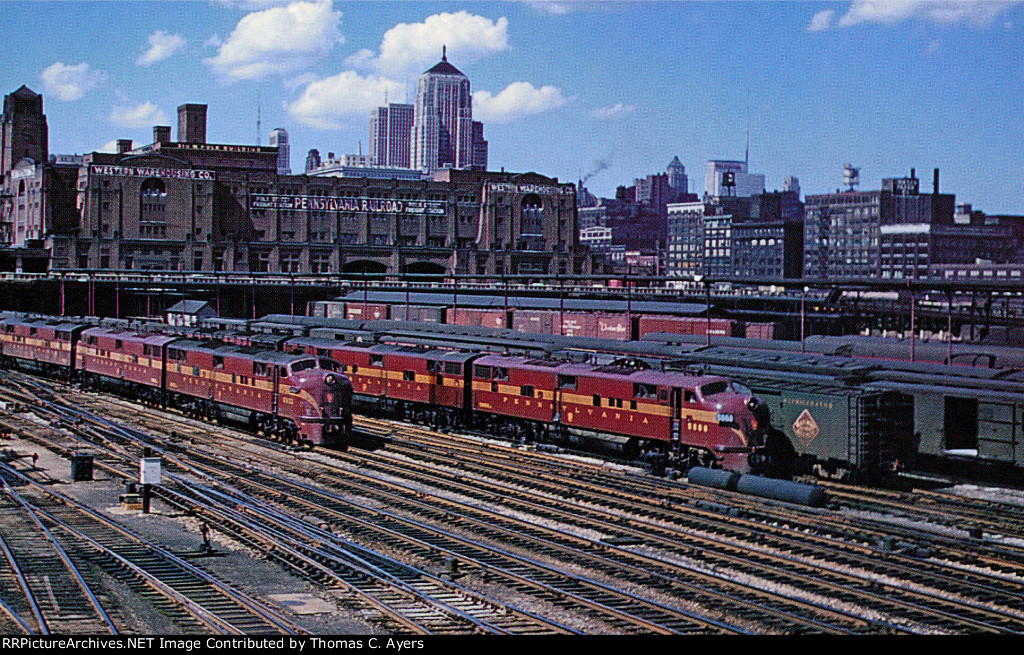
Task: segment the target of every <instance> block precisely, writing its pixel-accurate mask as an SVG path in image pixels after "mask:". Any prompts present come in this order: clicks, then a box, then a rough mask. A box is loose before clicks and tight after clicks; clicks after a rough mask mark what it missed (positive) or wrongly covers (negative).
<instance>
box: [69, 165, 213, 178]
mask: <svg viewBox="0 0 1024 655" xmlns="http://www.w3.org/2000/svg"><path fill="white" fill-rule="evenodd" d="M89 172H90V173H92V174H93V175H109V176H111V177H163V178H174V179H179V180H211V181H212V180H215V179H217V174H216V173H215V172H213V171H203V170H199V169H194V168H157V167H153V166H104V165H99V164H93V165H92V166H90V167H89Z"/></svg>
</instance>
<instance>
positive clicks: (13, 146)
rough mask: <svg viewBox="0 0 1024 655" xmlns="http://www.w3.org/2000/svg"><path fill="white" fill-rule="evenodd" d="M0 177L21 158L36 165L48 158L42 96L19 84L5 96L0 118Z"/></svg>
mask: <svg viewBox="0 0 1024 655" xmlns="http://www.w3.org/2000/svg"><path fill="white" fill-rule="evenodd" d="M0 123H2V125H0V152H2V155H3V159H2V162H0V174H3V173H8V172H10V171H11V169H13V168H14V167H15V165H17V163H18V162H19V161H21V160H22V159H24V158H26V157H27V158H28V159H31V160H32V161H33V162H35V163H37V164H41V163H43V162H45V161H46V159H47V157H48V156H49V152H48V149H49V144H48V143H47V136H48V133H49V132H48V129H47V126H46V116H45V115H44V114H43V96H41V95H39V94H38V93H35V92H34V91H32V90H31V89H29V88H28V87H27V86H25V85H22V86H21V87H20V88H19V89H18V90H17V91H15V92H14V93H12V94H10V95H9V96H6V97H4V113H3V117H2V119H0Z"/></svg>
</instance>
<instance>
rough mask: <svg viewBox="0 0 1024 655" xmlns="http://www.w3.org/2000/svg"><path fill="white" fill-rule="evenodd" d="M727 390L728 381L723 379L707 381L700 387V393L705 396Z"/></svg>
mask: <svg viewBox="0 0 1024 655" xmlns="http://www.w3.org/2000/svg"><path fill="white" fill-rule="evenodd" d="M728 390H729V383H728V382H726V381H725V380H717V381H715V382H709V383H707V384H705V385H704V386H703V387H701V388H700V394H701V395H702V396H704V397H705V398H707V397H708V396H714V395H716V394H720V393H723V392H726V391H728Z"/></svg>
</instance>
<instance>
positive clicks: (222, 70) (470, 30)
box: [0, 0, 1024, 214]
mask: <svg viewBox="0 0 1024 655" xmlns="http://www.w3.org/2000/svg"><path fill="white" fill-rule="evenodd" d="M0 9H2V11H0V25H2V26H3V32H4V35H5V48H4V52H5V54H4V59H3V66H0V92H2V93H4V94H6V93H10V92H12V91H14V90H15V89H17V88H18V87H19V86H21V85H22V84H25V85H27V86H28V87H29V88H31V89H33V90H34V91H36V92H40V93H42V94H43V96H44V110H45V112H46V114H47V119H48V123H49V127H50V152H51V153H83V152H91V151H93V150H100V149H103V148H105V147H109V144H111V142H113V141H114V140H115V139H118V138H131V139H134V140H135V142H136V144H137V145H138V144H144V143H149V142H150V141H152V126H153V125H156V124H166V125H173V126H176V124H177V118H176V108H177V106H178V105H180V104H183V103H186V102H193V103H205V104H208V105H209V116H208V126H207V140H208V141H211V142H218V143H255V142H256V139H257V126H256V121H257V106H259V107H260V114H261V119H262V120H261V129H260V133H261V135H262V140H263V142H264V143H266V142H267V138H268V135H269V133H270V131H271V130H272V129H274V128H275V127H284V128H285V129H287V130H288V132H289V134H290V137H291V142H292V168H293V169H301V167H302V165H303V162H304V160H305V155H306V152H307V151H308V150H309V149H310V148H317V149H318V150H320V152H321V154H322V155H324V156H326V154H327V152H335V153H339V154H340V153H354V152H356V151H357V149H358V147H359V142H362V147H363V150H364V152H365V151H366V148H367V120H368V116H369V111H370V109H371V108H372V107H373V106H377V105H379V104H383V102H384V94H385V93H387V97H388V99H389V100H391V101H392V102H394V101H402V100H404V99H405V98H406V94H407V93H408V98H409V101H411V99H412V94H413V93H414V90H415V82H416V78H417V77H418V75H419V74H420V73H421V72H422V71H423V70H425V69H427V68H429V67H430V66H432V65H433V64H434V63H436V62H437V61H438V60H439V59H440V51H441V44H447V46H448V59H449V61H450V62H451V63H453V64H454V65H455V66H456V67H458V68H459V69H460V70H462V72H464V73H465V74H466V75H467V76H468V77H469V79H470V82H471V84H472V89H473V92H474V118H477V119H478V120H483V122H484V125H485V136H486V137H487V139H488V140H489V142H490V164H491V167H492V168H494V169H499V168H502V167H504V168H505V169H506V170H514V171H527V170H534V171H537V172H539V173H542V174H545V175H550V176H556V177H558V178H559V179H561V180H563V181H576V180H577V179H578V178H580V177H584V176H587V177H588V183H587V186H588V188H590V190H591V191H592V192H594V193H596V194H597V195H599V196H611V195H613V194H614V192H615V187H616V186H617V185H621V184H629V183H632V181H633V179H635V178H638V177H642V176H645V175H647V174H650V173H657V172H663V171H664V168H665V166H666V165H667V164H668V162H669V161H670V160H671V159H672V157H673V156H678V157H679V159H680V161H682V163H683V164H684V166H685V167H686V171H687V174H688V175H689V177H690V190H691V192H698V193H699V192H701V191H702V190H703V179H704V174H703V171H704V165H705V162H706V161H707V160H709V159H742V158H743V156H744V146H745V138H746V129H747V123H748V120H749V125H750V170H751V172H755V173H764V174H765V176H766V184H767V186H768V188H769V189H773V188H780V187H781V186H782V181H783V179H784V178H785V177H786V176H788V175H795V176H797V177H798V178H799V179H800V184H801V189H802V191H803V193H805V194H807V193H812V194H813V193H826V192H829V191H833V190H835V189H836V188H838V187H840V186H841V185H842V167H843V163H844V162H850V163H852V164H853V165H854V166H855V167H859V168H860V170H861V180H862V183H861V186H860V188H862V189H877V188H879V186H880V184H881V179H882V178H883V177H892V176H903V175H907V174H908V173H909V170H910V168H911V167H914V168H916V169H917V171H918V176H919V177H922V178H923V179H924V180H925V184H924V185H923V187H922V188H924V189H926V190H929V191H930V190H931V171H932V169H933V168H939V169H941V178H942V179H941V186H942V190H943V191H944V192H951V193H955V194H956V195H957V199H958V201H962V202H970V203H972V204H973V205H974V207H975V208H976V209H981V210H983V211H986V212H989V213H1016V214H1024V31H1022V30H1024V3H1022V2H999V1H997V0H885V1H882V0H848V1H841V2H803V1H793V2H773V1H760V2H743V1H740V0H719V1H716V2H697V1H660V2H616V1H612V0H605V1H588V0H571V1H551V2H513V3H505V2H476V3H454V2H427V1H418V2H352V3H350V2H341V1H340V0H335V1H334V2H331V1H330V0H310V1H308V2H287V1H275V0H236V1H232V0H210V1H206V0H191V1H185V2H169V1H166V2H165V1H161V0H151V1H148V2H112V1H111V2H104V1H91V2H31V1H21V0H7V1H6V2H3V3H2V4H0ZM748 117H749V118H748Z"/></svg>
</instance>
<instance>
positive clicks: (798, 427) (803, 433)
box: [793, 409, 821, 446]
mask: <svg viewBox="0 0 1024 655" xmlns="http://www.w3.org/2000/svg"><path fill="white" fill-rule="evenodd" d="M793 432H794V433H795V434H796V436H798V437H799V438H800V441H801V442H803V444H804V445H805V446H809V445H810V443H811V442H812V441H814V438H815V437H817V436H818V435H819V434H820V433H821V428H819V427H818V424H817V423H816V422H815V420H814V417H813V416H811V413H810V412H809V411H807V410H806V409H805V410H804V411H802V412H801V413H800V416H798V417H797V418H796V421H794V422H793Z"/></svg>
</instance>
